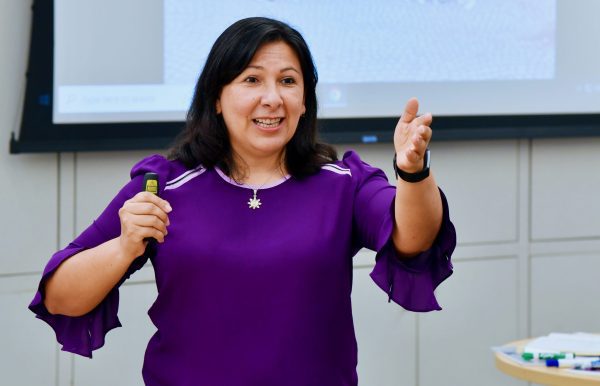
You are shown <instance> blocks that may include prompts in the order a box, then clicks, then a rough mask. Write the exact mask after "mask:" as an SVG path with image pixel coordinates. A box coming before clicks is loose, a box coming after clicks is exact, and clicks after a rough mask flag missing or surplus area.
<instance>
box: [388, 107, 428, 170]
mask: <svg viewBox="0 0 600 386" xmlns="http://www.w3.org/2000/svg"><path fill="white" fill-rule="evenodd" d="M418 111H419V101H418V100H417V99H416V98H411V99H409V100H408V102H407V103H406V107H405V108H404V112H403V113H402V116H401V117H400V120H399V121H398V124H397V125H396V130H395V132H394V148H395V149H396V165H397V166H398V167H399V168H400V169H401V170H403V171H405V172H407V173H416V172H419V171H421V170H423V166H424V165H423V157H424V156H425V150H427V146H428V145H429V141H430V140H431V127H429V126H430V125H431V122H432V121H433V117H432V116H431V114H429V113H427V114H423V115H421V116H417V113H418Z"/></svg>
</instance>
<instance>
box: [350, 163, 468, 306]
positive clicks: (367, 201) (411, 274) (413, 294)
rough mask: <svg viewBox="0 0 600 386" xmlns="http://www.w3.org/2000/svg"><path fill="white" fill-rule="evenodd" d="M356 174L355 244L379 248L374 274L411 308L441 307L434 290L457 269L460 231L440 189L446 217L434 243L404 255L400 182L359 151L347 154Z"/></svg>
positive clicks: (390, 298)
mask: <svg viewBox="0 0 600 386" xmlns="http://www.w3.org/2000/svg"><path fill="white" fill-rule="evenodd" d="M342 162H343V163H344V164H345V165H346V166H349V167H350V169H351V171H352V176H353V179H356V184H357V185H356V188H355V189H356V190H355V200H354V226H353V227H354V232H355V237H354V240H355V243H356V245H355V246H354V247H355V250H358V249H359V248H361V247H366V248H369V249H371V250H374V251H376V252H377V255H376V258H375V259H376V261H375V267H374V268H373V271H372V272H371V278H372V279H373V281H374V282H375V284H377V286H378V287H379V288H381V289H382V290H384V291H385V292H386V293H387V294H388V301H394V302H395V303H397V304H399V305H400V306H402V307H403V308H405V309H407V310H409V311H417V312H427V311H433V310H441V307H440V305H439V304H438V302H437V300H436V298H435V294H434V290H435V289H436V288H437V286H438V285H439V284H440V283H441V282H442V281H444V280H445V279H446V278H448V277H449V276H450V275H451V274H452V263H451V259H450V258H451V256H452V253H453V251H454V248H455V247H456V232H455V229H454V225H453V224H452V222H451V221H450V216H449V211H448V202H447V200H446V197H445V195H444V193H443V192H442V191H441V190H440V196H441V199H442V206H443V217H442V218H443V219H442V225H441V228H440V231H439V233H438V235H437V237H436V239H435V242H434V243H433V245H432V246H431V248H430V249H428V250H427V251H424V252H422V253H420V254H419V255H417V256H415V257H413V258H410V259H405V258H404V259H403V258H400V257H399V256H398V254H397V252H396V249H395V248H394V244H393V242H392V231H393V226H394V199H395V194H396V188H395V186H392V185H390V183H389V182H388V180H387V177H386V176H385V173H383V171H381V170H380V169H377V168H374V167H372V166H370V165H368V164H366V163H364V162H363V161H361V160H360V158H359V157H358V155H356V153H354V152H348V153H346V154H345V155H344V160H343V161H342Z"/></svg>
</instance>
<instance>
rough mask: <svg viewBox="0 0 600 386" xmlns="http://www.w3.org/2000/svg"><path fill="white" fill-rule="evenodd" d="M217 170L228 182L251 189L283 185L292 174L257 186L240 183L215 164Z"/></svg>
mask: <svg viewBox="0 0 600 386" xmlns="http://www.w3.org/2000/svg"><path fill="white" fill-rule="evenodd" d="M215 170H216V172H217V174H218V175H219V176H220V177H221V178H222V179H223V180H224V181H225V182H227V183H229V184H231V185H234V186H237V187H240V188H246V189H251V190H255V189H256V190H265V189H269V188H274V187H275V186H278V185H281V184H283V183H284V182H286V181H287V180H289V179H290V178H291V177H292V176H291V175H289V174H286V175H285V176H283V177H281V178H279V179H277V180H275V181H273V182H270V183H268V184H265V185H263V186H256V185H248V184H244V183H242V184H240V183H238V182H237V181H236V180H234V179H233V178H231V177H229V176H228V175H226V174H225V173H223V171H222V170H221V169H219V167H218V166H215Z"/></svg>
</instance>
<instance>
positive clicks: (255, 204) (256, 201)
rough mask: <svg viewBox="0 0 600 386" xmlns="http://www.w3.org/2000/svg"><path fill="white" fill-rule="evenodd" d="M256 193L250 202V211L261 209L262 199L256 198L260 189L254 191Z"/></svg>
mask: <svg viewBox="0 0 600 386" xmlns="http://www.w3.org/2000/svg"><path fill="white" fill-rule="evenodd" d="M252 190H253V191H254V197H252V198H251V199H250V200H248V207H249V208H250V209H258V208H260V204H261V202H260V199H258V198H256V193H257V192H258V189H252Z"/></svg>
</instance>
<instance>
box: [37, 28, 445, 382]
mask: <svg viewBox="0 0 600 386" xmlns="http://www.w3.org/2000/svg"><path fill="white" fill-rule="evenodd" d="M316 83H317V74H316V70H315V68H314V65H313V62H312V57H311V55H310V52H309V50H308V47H307V46H306V43H305V41H304V40H303V38H302V37H301V35H300V34H299V33H298V32H297V31H295V30H294V29H292V28H290V27H289V26H287V25H286V24H284V23H281V22H279V21H275V20H271V19H266V18H249V19H244V20H240V21H238V22H236V23H234V24H233V25H232V26H230V27H229V28H228V29H227V30H225V32H223V34H222V35H221V36H220V37H219V38H218V39H217V41H216V42H215V44H214V46H213V48H212V50H211V52H210V54H209V56H208V59H207V62H206V65H205V67H204V69H203V71H202V74H201V76H200V78H199V80H198V83H197V86H196V91H195V95H194V99H193V101H192V106H191V108H190V110H189V112H188V116H187V124H186V128H185V129H184V131H183V132H182V134H181V135H180V136H179V138H178V140H177V142H176V144H175V146H174V147H173V148H172V149H171V152H170V156H169V160H167V159H165V158H163V157H162V156H152V157H149V158H146V159H144V160H142V161H141V162H139V163H138V164H137V165H136V166H134V168H133V170H132V173H131V175H132V180H131V182H130V183H129V184H127V185H126V186H125V187H124V188H123V189H122V190H121V192H119V194H117V196H116V197H115V198H114V199H113V201H112V202H111V203H110V204H109V206H108V207H107V209H106V210H105V211H104V212H103V213H102V214H101V215H100V217H99V218H98V219H97V220H96V221H95V222H94V223H93V224H92V225H91V226H90V227H89V228H88V229H87V230H85V231H84V232H83V233H82V234H81V235H80V236H79V237H78V238H77V239H76V240H74V241H73V242H72V243H71V244H70V245H69V246H67V247H66V248H65V249H63V250H62V251H59V252H57V253H56V254H55V255H54V256H53V257H52V259H51V260H50V262H49V263H48V265H47V266H46V269H45V271H44V274H43V277H42V280H41V282H40V285H39V291H38V293H37V294H36V297H35V299H34V300H33V302H32V303H31V305H30V308H31V310H32V311H34V312H35V313H36V314H37V315H38V317H39V318H41V319H43V320H45V321H46V322H48V323H49V324H50V325H51V326H52V327H53V328H54V329H55V331H56V333H57V339H58V340H59V342H60V343H62V344H63V346H64V347H63V350H67V351H71V352H74V353H77V354H81V355H85V356H89V357H91V352H92V350H94V349H97V348H99V347H101V346H102V345H103V343H104V336H105V334H106V332H107V331H109V330H110V329H112V328H114V327H118V326H120V323H119V320H118V318H117V308H118V287H119V285H120V284H121V283H122V282H123V281H124V280H125V279H126V278H128V277H129V276H130V275H131V274H132V273H133V272H134V271H135V270H137V269H139V268H140V267H141V266H142V265H143V264H144V263H145V262H146V260H147V259H148V258H150V259H151V261H152V264H153V266H154V270H155V274H156V284H157V287H158V297H157V299H156V302H155V303H154V304H153V306H152V307H151V309H150V310H149V315H150V317H151V319H152V322H153V323H154V324H155V325H156V327H157V332H156V334H155V335H154V336H153V337H152V339H151V340H150V342H149V344H148V347H147V350H146V356H145V361H144V368H143V377H144V380H145V382H146V384H148V385H199V384H202V385H204V384H205V385H261V386H265V385H329V386H333V385H356V384H357V382H358V380H357V375H356V363H357V359H356V355H357V353H356V351H357V348H356V340H355V337H354V328H353V323H352V310H351V303H350V292H351V286H352V256H353V255H354V254H356V252H357V251H358V250H359V249H361V248H362V247H367V248H370V249H373V250H376V251H377V252H378V254H377V262H376V265H375V268H374V270H373V272H372V274H371V276H372V277H373V279H374V281H375V282H376V284H377V285H378V286H380V287H381V288H382V289H383V290H384V291H386V292H387V293H388V295H389V298H390V299H391V300H394V301H395V302H397V303H398V304H400V305H402V306H403V307H404V308H406V309H409V310H413V311H430V310H436V309H440V308H439V306H438V304H437V302H436V300H435V297H434V296H433V290H434V289H435V287H436V286H437V285H438V284H439V283H440V282H441V281H443V280H444V279H445V278H446V277H448V276H449V275H450V274H451V272H452V270H451V268H452V267H451V264H450V255H451V253H452V251H453V249H454V246H455V233H454V228H453V226H452V224H451V222H450V220H449V218H448V208H447V204H446V202H445V199H444V198H443V195H441V193H440V191H439V190H438V188H437V186H436V184H435V181H434V179H433V176H431V175H429V169H428V165H424V164H425V162H424V158H426V154H427V153H426V149H427V144H428V142H429V139H430V137H431V129H430V128H429V125H430V123H431V119H432V118H431V115H429V114H426V115H422V116H420V117H417V115H416V114H417V110H418V103H417V101H416V100H414V99H413V100H410V101H409V102H408V104H407V106H406V110H405V112H404V114H403V115H402V118H401V119H400V121H399V123H398V125H397V127H396V132H395V135H394V146H395V150H396V157H395V166H396V167H397V169H398V170H397V172H399V173H400V177H401V178H398V180H397V185H396V187H394V186H391V185H390V184H389V183H388V182H387V180H386V178H385V175H384V174H383V172H382V171H381V170H378V169H375V168H373V167H371V166H369V165H367V164H365V163H364V162H362V161H361V160H360V158H359V157H358V155H357V154H355V153H354V152H348V153H346V154H345V155H344V157H343V159H342V160H341V161H338V160H337V157H336V153H335V151H334V149H333V148H332V147H330V146H328V145H325V144H321V143H318V142H317V141H316V116H317V102H316V94H315V89H316ZM146 172H155V173H157V174H158V175H159V186H160V187H161V188H160V197H157V196H154V195H152V194H150V193H146V192H140V188H141V185H142V179H143V176H144V174H145V173H146ZM148 238H154V239H156V240H157V241H158V243H157V244H156V245H155V248H153V250H152V251H151V253H148V252H147V253H144V251H145V249H146V247H147V244H148V243H147V241H145V240H147V239H148Z"/></svg>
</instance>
